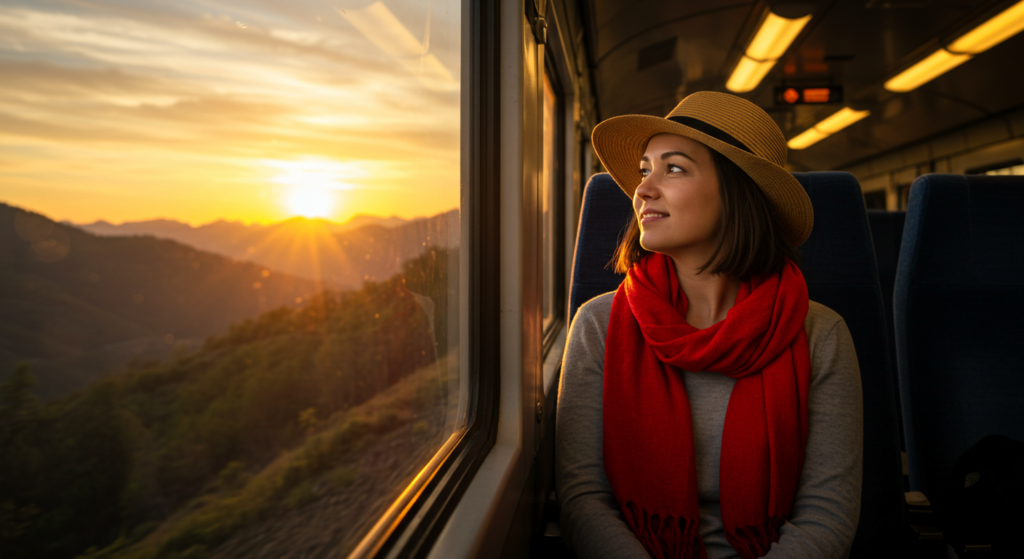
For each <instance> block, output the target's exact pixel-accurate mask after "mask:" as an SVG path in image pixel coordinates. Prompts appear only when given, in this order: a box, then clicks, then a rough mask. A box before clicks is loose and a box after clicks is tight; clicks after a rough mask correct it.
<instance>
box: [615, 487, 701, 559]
mask: <svg viewBox="0 0 1024 559" xmlns="http://www.w3.org/2000/svg"><path fill="white" fill-rule="evenodd" d="M621 508H622V513H623V516H624V517H625V519H626V524H628V525H629V527H630V528H632V529H633V533H634V534H636V537H637V539H639V540H640V543H641V544H643V546H644V549H646V550H647V552H648V553H650V554H651V557H652V558H653V559H706V557H707V553H706V552H705V550H704V543H703V542H702V541H701V539H700V534H699V533H698V531H697V528H698V524H699V519H697V518H693V519H688V518H683V517H681V516H665V517H662V516H661V515H660V514H657V513H654V514H652V513H650V512H648V511H646V510H644V509H641V508H640V507H638V506H637V504H636V503H634V502H633V501H627V502H626V503H623V504H622V507H621Z"/></svg>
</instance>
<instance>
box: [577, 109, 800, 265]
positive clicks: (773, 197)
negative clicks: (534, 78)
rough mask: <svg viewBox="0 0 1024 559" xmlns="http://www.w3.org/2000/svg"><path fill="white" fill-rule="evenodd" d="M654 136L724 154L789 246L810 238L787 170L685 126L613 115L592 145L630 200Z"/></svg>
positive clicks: (596, 131)
mask: <svg viewBox="0 0 1024 559" xmlns="http://www.w3.org/2000/svg"><path fill="white" fill-rule="evenodd" d="M658 134H678V135H680V136H685V137H687V138H690V139H693V140H696V141H698V142H700V143H702V144H704V145H705V146H707V147H708V148H710V149H713V150H715V151H717V152H718V153H720V154H722V155H724V156H725V157H726V158H728V159H729V160H730V161H732V162H733V163H735V164H736V166H738V167H739V168H740V169H743V171H744V172H746V173H747V175H749V176H750V178H751V179H753V180H754V182H755V183H757V185H758V186H759V187H761V190H762V191H763V192H764V193H765V196H767V197H768V200H769V201H770V202H771V205H772V207H771V211H772V212H773V214H774V215H775V216H776V218H777V223H778V224H779V227H781V228H782V233H783V235H785V236H786V238H787V239H789V240H790V241H791V242H792V243H793V246H799V245H800V244H802V243H803V242H804V241H806V240H807V237H808V236H810V234H811V228H812V227H813V225H814V209H813V208H812V207H811V199H810V198H809V197H808V196H807V192H806V191H805V190H804V188H803V186H801V185H800V182H799V181H797V180H796V178H795V177H794V176H793V175H792V174H790V173H789V171H787V170H785V169H783V168H782V167H780V166H778V165H776V164H775V163H772V162H771V161H768V160H767V159H764V158H762V157H759V156H757V155H754V154H753V153H750V152H748V151H745V150H743V149H740V148H738V147H736V146H733V145H731V144H728V143H726V142H723V141H722V140H719V139H717V138H713V137H711V136H709V135H707V134H705V133H703V132H701V131H699V130H696V129H694V128H691V127H689V126H686V125H685V124H680V123H678V122H674V121H671V120H668V119H665V118H660V117H656V116H650V115H623V116H617V117H612V118H609V119H608V120H605V121H603V122H601V123H600V124H598V125H597V126H596V127H595V128H594V133H593V135H592V138H591V141H592V143H593V146H594V151H596V152H597V157H598V158H599V159H600V160H601V163H603V164H604V167H605V169H607V170H608V172H609V173H610V174H611V176H612V178H613V179H615V183H616V184H618V185H619V188H621V189H622V190H623V192H625V193H626V195H628V196H629V197H630V198H632V197H633V193H634V192H636V188H637V187H638V186H640V182H641V180H642V179H641V177H640V173H639V169H640V158H641V157H643V155H644V151H645V150H646V149H647V143H648V142H649V141H650V139H651V138H652V137H653V136H656V135H658Z"/></svg>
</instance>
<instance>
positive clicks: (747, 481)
mask: <svg viewBox="0 0 1024 559" xmlns="http://www.w3.org/2000/svg"><path fill="white" fill-rule="evenodd" d="M593 144H594V148H595V150H596V151H597V154H598V156H599V157H600V159H601V161H602V162H603V163H604V165H605V168H607V169H608V171H609V173H610V174H611V176H612V178H614V179H615V181H616V183H618V185H619V186H620V187H621V188H622V189H623V191H625V192H626V194H627V195H629V196H630V197H631V198H632V199H633V208H634V210H635V216H634V220H633V222H632V223H631V225H630V229H629V230H628V232H627V234H626V235H625V237H624V238H623V240H622V242H621V244H620V246H619V248H618V250H617V252H616V260H615V264H616V269H617V270H618V271H620V272H626V273H627V276H626V279H625V280H624V281H623V283H622V285H621V286H620V287H619V289H618V290H617V291H615V292H613V293H608V294H605V295H602V296H599V297H596V298H594V299H592V300H591V301H589V302H587V303H586V304H585V305H583V306H582V307H581V308H580V310H579V312H578V313H577V315H576V318H575V319H574V321H573V324H572V326H571V329H570V334H569V342H568V344H567V347H566V354H565V359H564V362H563V371H562V380H561V388H560V392H559V398H558V418H557V434H556V456H557V466H556V468H557V471H556V487H557V493H558V498H559V501H560V505H561V511H562V512H561V529H562V533H563V534H564V536H565V538H566V540H567V542H568V543H569V545H570V547H572V548H573V549H574V551H575V552H576V554H577V556H578V557H580V558H590V557H640V558H643V557H666V558H675V557H694V558H698V557H709V558H713V559H716V558H726V557H742V558H744V559H752V558H754V557H771V558H783V557H845V556H847V555H849V550H850V545H851V543H852V541H853V536H854V533H855V531H856V528H857V520H858V514H859V511H860V487H861V456H862V410H861V388H860V372H859V369H858V366H857V357H856V354H855V352H854V347H853V342H852V340H851V338H850V333H849V330H848V329H847V327H846V324H845V323H844V322H843V319H842V318H841V317H840V316H839V315H837V314H836V313H835V312H833V311H832V310H830V309H828V308H827V307H824V306H823V305H820V304H817V303H814V302H811V301H808V297H807V285H806V283H805V281H804V279H803V276H802V275H801V273H800V270H799V268H798V267H797V264H796V261H797V260H798V255H797V252H796V250H795V248H794V247H796V246H798V245H799V244H800V243H802V242H803V241H804V240H806V238H807V236H808V235H809V234H810V231H811V225H812V222H813V214H812V210H811V205H810V200H809V199H808V198H807V194H806V193H805V192H804V190H803V188H802V187H801V186H800V184H799V183H798V182H797V181H796V179H795V178H794V177H793V176H792V175H791V174H789V173H788V172H787V171H785V169H783V165H784V164H785V160H786V143H785V138H784V137H783V135H782V132H781V131H780V130H779V129H778V127H777V126H776V125H775V123H774V121H772V119H771V118H770V117H769V116H768V115H767V114H766V113H765V112H764V111H763V110H761V109H760V108H758V107H757V106H756V105H754V104H752V103H750V102H748V101H745V100H743V99H741V98H739V97H735V96H732V95H728V94H724V93H715V92H700V93H695V94H693V95H690V96H689V97H687V98H686V99H684V100H683V101H682V102H680V103H679V105H678V106H677V107H676V108H675V110H673V111H672V113H670V114H669V116H668V117H666V118H664V119H662V118H658V117H651V116H638V115H630V116H623V117H616V118H612V119H609V120H606V121H604V122H602V123H601V124H599V125H598V126H597V127H596V128H595V130H594V134H593Z"/></svg>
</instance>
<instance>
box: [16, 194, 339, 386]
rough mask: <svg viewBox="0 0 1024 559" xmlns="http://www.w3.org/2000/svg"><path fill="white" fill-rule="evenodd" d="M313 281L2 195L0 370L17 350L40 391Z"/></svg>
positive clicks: (292, 296) (210, 328) (298, 294)
mask: <svg viewBox="0 0 1024 559" xmlns="http://www.w3.org/2000/svg"><path fill="white" fill-rule="evenodd" d="M321 289H322V286H321V285H320V284H319V282H315V281H312V280H309V279H305V278H299V277H296V276H293V275H289V274H283V273H280V272H278V271H277V270H271V269H268V268H267V267H266V266H262V265H259V264H256V263H253V262H240V261H236V260H233V259H231V258H227V257H225V256H221V255H217V254H211V253H209V252H204V251H200V250H196V249H195V248H193V247H190V246H186V245H184V244H181V243H179V242H175V241H171V240H165V239H157V238H154V237H99V236H96V235H93V234H91V233H88V232H85V231H82V230H80V229H77V228H75V227H69V226H66V225H63V224H60V223H55V222H54V221H52V220H50V219H48V218H46V217H44V216H42V215H39V214H36V213H32V212H29V211H25V210H22V209H19V208H16V207H13V206H9V205H7V204H3V203H0V379H3V378H5V377H7V376H8V375H9V374H10V373H11V372H12V371H13V369H14V365H15V364H16V363H18V362H21V361H26V360H27V361H29V362H30V363H32V366H33V373H34V374H35V376H36V378H37V379H38V383H39V385H38V386H37V393H38V394H40V395H43V396H51V395H55V394H58V393H63V392H66V391H68V390H71V389H75V388H78V387H81V386H85V385H86V384H88V383H89V382H91V381H92V380H94V379H95V378H97V377H98V376H100V375H102V374H103V373H105V372H107V371H109V370H113V369H116V368H120V367H122V366H123V365H124V364H125V363H126V362H128V361H130V360H131V359H132V358H140V357H152V358H161V357H164V356H166V355H167V354H169V353H170V352H171V351H172V350H174V348H175V347H182V346H184V347H186V348H190V347H196V346H197V345H199V343H200V342H201V341H202V340H203V339H204V338H206V337H207V336H210V335H212V334H218V333H221V332H223V331H224V330H226V329H227V327H228V326H229V325H230V324H233V323H236V322H239V321H241V320H243V319H245V318H248V317H251V316H255V315H258V314H259V313H261V312H263V311H266V310H269V309H273V308H276V307H279V306H282V305H289V306H298V305H299V301H301V298H306V297H309V296H310V295H312V294H315V293H317V292H319V291H321Z"/></svg>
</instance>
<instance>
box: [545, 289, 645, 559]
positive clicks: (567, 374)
mask: <svg viewBox="0 0 1024 559" xmlns="http://www.w3.org/2000/svg"><path fill="white" fill-rule="evenodd" d="M611 298H612V295H611V294H609V295H605V296H602V297H599V298H597V299H594V300H591V301H590V302H588V303H587V304H586V305H584V306H582V307H581V308H580V310H579V312H578V313H577V314H576V318H575V320H573V323H572V327H571V329H570V330H569V340H568V343H567V344H566V349H565V358H564V359H563V360H562V379H561V383H560V385H559V389H558V412H557V417H556V420H555V449H556V450H555V458H556V463H555V490H556V493H557V496H558V501H559V505H560V506H561V518H560V527H561V530H562V534H563V537H564V538H565V540H566V542H567V543H568V545H569V547H570V548H572V550H573V551H574V552H575V553H576V556H577V557H579V558H580V559H591V558H602V557H608V558H612V557H615V558H637V559H648V558H649V555H648V554H647V551H646V550H645V549H644V548H643V546H642V545H641V544H640V541H639V540H637V538H636V536H635V535H634V534H633V531H632V530H630V528H629V526H627V525H626V522H625V521H624V520H623V518H622V513H621V512H620V511H619V506H618V504H617V503H616V502H615V497H614V495H613V494H612V488H611V485H610V484H609V483H608V478H607V476H606V475H605V472H604V460H603V458H602V448H601V445H602V419H603V416H602V411H601V406H602V393H603V386H604V338H605V333H606V332H607V329H608V324H607V318H608V316H609V313H608V312H607V310H606V309H603V307H604V306H608V307H610V306H611ZM602 310H604V311H605V312H601V311H602ZM602 318H603V319H604V320H603V323H602Z"/></svg>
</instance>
